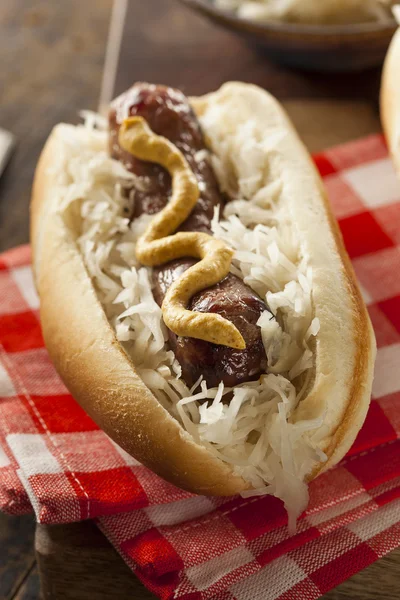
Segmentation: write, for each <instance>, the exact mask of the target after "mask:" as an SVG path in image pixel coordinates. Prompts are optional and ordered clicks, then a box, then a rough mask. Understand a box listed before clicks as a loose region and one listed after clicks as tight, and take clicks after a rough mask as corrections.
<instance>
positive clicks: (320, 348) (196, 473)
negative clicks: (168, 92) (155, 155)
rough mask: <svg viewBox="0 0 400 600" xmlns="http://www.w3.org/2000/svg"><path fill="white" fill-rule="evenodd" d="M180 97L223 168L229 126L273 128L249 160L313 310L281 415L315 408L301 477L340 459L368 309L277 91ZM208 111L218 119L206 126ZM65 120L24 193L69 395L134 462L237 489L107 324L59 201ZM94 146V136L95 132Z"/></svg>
mask: <svg viewBox="0 0 400 600" xmlns="http://www.w3.org/2000/svg"><path fill="white" fill-rule="evenodd" d="M191 104H192V106H193V108H194V110H195V112H196V113H197V115H198V116H199V117H200V119H201V122H202V124H203V129H204V133H205V136H206V140H208V143H209V144H210V145H211V150H212V151H214V152H215V153H216V154H218V152H220V148H219V147H218V144H219V141H220V142H221V144H222V145H223V144H225V145H224V152H225V154H228V155H229V152H231V153H232V161H231V165H230V168H231V172H230V175H229V176H230V178H231V179H232V178H234V176H235V171H236V170H237V169H240V165H238V164H237V163H235V161H236V160H237V156H236V157H235V158H234V156H233V153H234V147H233V145H232V146H229V144H230V140H231V136H232V132H235V131H236V130H237V129H238V128H239V127H242V128H243V127H246V124H247V123H249V122H251V123H253V124H254V123H255V124H256V131H254V128H252V129H249V133H248V135H249V136H250V137H251V136H256V137H257V138H258V139H262V140H269V139H270V140H273V147H272V148H271V151H270V152H269V153H268V156H267V155H266V158H265V160H266V161H267V163H264V164H263V165H262V166H259V167H257V168H258V169H260V173H261V171H262V172H264V171H265V168H266V164H268V166H269V171H270V172H271V173H272V172H273V173H274V174H275V176H276V178H279V182H280V185H281V188H282V193H281V195H280V200H279V202H280V205H279V209H280V210H281V211H283V212H284V214H285V215H286V217H285V218H286V219H287V220H289V221H290V223H292V224H293V227H296V231H297V232H298V235H299V236H300V239H301V247H302V251H303V252H304V253H306V254H307V256H309V260H310V264H311V265H312V269H313V292H312V303H313V309H314V312H315V317H316V318H317V319H319V322H320V331H319V333H318V335H317V338H316V345H315V363H314V371H313V373H314V376H313V379H312V381H311V384H310V385H309V389H308V391H307V393H306V395H305V397H304V398H303V399H302V400H301V402H300V403H299V405H298V406H297V408H296V410H295V411H294V413H293V415H292V416H291V421H292V422H299V421H303V420H309V419H317V418H320V419H321V423H322V424H321V426H320V427H319V428H318V429H317V431H316V432H313V433H312V435H311V434H310V436H311V438H312V444H313V446H314V447H318V448H320V449H321V450H322V451H323V452H325V453H326V455H327V460H326V461H324V462H320V463H319V464H317V465H315V466H314V468H313V469H312V472H309V473H308V475H307V478H308V479H312V478H313V477H315V476H316V475H317V474H318V473H320V472H322V471H324V470H326V469H328V468H330V467H332V466H333V465H334V464H336V463H337V462H338V461H339V460H341V458H342V457H343V456H344V455H345V453H346V452H347V451H348V449H349V448H350V446H351V445H352V443H353V441H354V439H355V437H356V435H357V433H358V431H359V429H360V427H361V425H362V423H363V421H364V418H365V415H366V413H367V409H368V405H369V401H370V392H371V385H372V373H373V364H374V358H375V339H374V334H373V331H372V327H371V324H370V321H369V318H368V314H367V310H366V307H365V305H364V302H363V300H362V297H361V294H360V291H359V289H358V286H357V282H356V280H355V276H354V272H353V269H352V267H351V264H350V261H349V258H348V256H347V254H346V251H345V249H344V246H343V242H342V239H341V236H340V233H339V229H338V226H337V223H336V221H335V219H334V217H333V216H332V213H331V210H330V207H329V203H328V201H327V198H326V195H325V192H324V189H323V186H322V182H321V180H320V178H319V175H318V174H317V172H316V169H315V167H314V165H313V163H312V161H311V159H310V157H309V155H308V153H307V151H306V149H305V148H304V146H303V145H302V143H301V141H300V140H299V138H298V136H297V134H296V132H295V131H294V129H293V126H292V125H291V123H290V122H289V120H288V118H287V116H286V115H285V113H284V111H283V110H282V108H281V106H280V105H279V103H278V102H277V101H276V100H275V99H274V98H273V97H272V96H270V95H269V94H268V93H267V92H265V91H263V90H261V89H260V88H257V87H256V86H252V85H246V84H242V83H228V84H225V85H224V86H223V87H222V88H221V89H220V90H218V91H217V92H215V93H211V94H208V95H206V96H203V97H200V98H193V99H191ZM215 111H222V113H223V115H224V118H223V119H219V118H218V119H212V114H213V112H215ZM222 113H218V114H222ZM207 123H214V125H212V126H211V125H210V127H212V128H214V127H215V128H217V129H218V131H216V130H214V129H213V131H212V132H211V130H210V129H208V125H207ZM70 127H71V126H68V125H63V124H61V125H58V126H57V127H55V129H54V130H53V132H52V133H51V135H50V137H49V139H48V141H47V143H46V146H45V148H44V150H43V152H42V155H41V158H40V161H39V164H38V166H37V170H36V175H35V181H34V187H33V195H32V204H31V214H32V218H31V240H32V247H33V260H34V272H35V279H36V285H37V289H38V292H39V295H40V299H41V320H42V327H43V334H44V338H45V342H46V346H47V348H48V351H49V354H50V356H51V358H52V360H53V362H54V364H55V366H56V369H57V371H58V372H59V374H60V376H61V377H62V379H63V381H64V382H65V384H66V385H67V387H68V389H69V390H70V391H71V393H72V395H73V396H74V397H75V398H76V400H77V401H78V402H79V403H80V404H81V405H82V407H83V408H84V409H85V410H86V411H87V412H88V414H89V415H90V416H91V417H92V418H93V419H94V420H95V421H96V423H98V425H99V426H100V427H101V428H102V429H104V431H105V432H106V433H107V434H108V435H109V436H110V437H111V438H112V439H113V440H115V441H116V442H117V443H118V444H119V445H120V446H122V447H123V448H124V449H125V450H126V451H127V452H128V453H129V454H131V455H132V456H134V457H135V458H136V459H137V460H139V461H140V462H141V463H143V464H144V465H146V466H148V467H149V468H151V469H152V470H153V471H155V472H156V473H158V474H159V475H161V476H162V477H164V478H165V479H167V480H168V481H170V482H172V483H174V484H175V485H177V486H179V487H181V488H184V489H187V490H190V491H193V492H195V493H201V494H208V495H231V494H236V493H240V492H242V491H243V490H245V489H247V488H249V487H251V485H250V484H249V482H248V481H245V480H244V479H243V478H242V477H240V476H236V475H234V474H233V471H232V468H231V466H230V465H229V464H228V463H227V462H223V461H222V460H220V459H219V458H216V457H215V456H214V455H213V454H212V453H211V452H210V451H209V450H208V449H207V448H206V447H204V446H202V445H200V444H198V443H196V442H195V441H194V440H193V438H192V437H191V436H190V435H189V434H188V433H187V432H186V431H185V430H184V429H183V428H182V427H181V425H180V424H179V423H178V421H177V420H175V419H174V418H173V417H171V416H170V414H169V413H168V412H167V411H166V410H165V409H164V408H163V407H162V406H161V404H160V403H159V402H158V401H157V399H156V398H155V396H154V395H153V394H152V393H151V391H150V390H149V389H148V388H147V387H146V385H145V384H144V383H143V381H142V380H141V378H140V377H139V376H138V375H137V373H136V371H135V365H133V364H132V362H131V361H130V359H129V358H128V356H127V354H126V353H125V352H124V350H123V349H122V346H121V345H120V343H119V342H118V341H117V339H116V337H115V334H114V331H113V329H112V328H111V327H110V324H109V322H108V320H107V318H106V316H105V313H104V311H103V308H102V306H101V304H100V302H99V300H98V298H97V296H96V292H95V289H94V287H93V284H92V281H91V279H90V277H89V275H88V272H87V269H86V267H85V264H84V261H83V258H82V255H81V253H80V251H79V249H78V247H77V243H76V240H77V237H78V235H79V217H77V216H76V215H75V216H74V213H71V214H69V216H68V218H66V217H65V215H63V214H62V213H61V212H60V210H59V204H60V196H61V193H62V190H63V186H64V189H65V186H66V185H68V175H67V174H66V173H65V172H64V171H65V162H64V161H63V160H62V158H60V157H62V156H63V152H64V146H65V139H66V132H67V133H68V128H70ZM211 133H212V135H211ZM82 135H84V133H82ZM225 140H226V143H225ZM221 147H222V146H221ZM100 149H102V150H104V142H101V141H100V138H99V150H100ZM225 158H226V157H225ZM228 158H229V156H228ZM228 163H229V160H228Z"/></svg>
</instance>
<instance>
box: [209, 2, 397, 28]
mask: <svg viewBox="0 0 400 600" xmlns="http://www.w3.org/2000/svg"><path fill="white" fill-rule="evenodd" d="M212 1H213V2H214V3H215V5H216V6H217V7H218V8H221V9H223V10H228V11H235V12H236V13H237V15H238V16H239V17H242V18H244V19H250V20H253V21H261V22H268V21H288V22H292V23H307V24H325V25H333V24H340V23H342V24H344V23H362V22H368V21H383V20H387V19H389V18H390V17H391V12H390V8H391V6H393V5H394V4H396V2H395V1H393V0H322V1H321V0H212Z"/></svg>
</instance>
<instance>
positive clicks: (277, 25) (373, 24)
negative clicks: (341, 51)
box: [180, 0, 398, 37]
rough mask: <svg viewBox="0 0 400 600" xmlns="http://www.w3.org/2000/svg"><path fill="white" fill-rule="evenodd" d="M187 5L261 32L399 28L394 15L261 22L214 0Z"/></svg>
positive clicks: (362, 31)
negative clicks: (361, 20)
mask: <svg viewBox="0 0 400 600" xmlns="http://www.w3.org/2000/svg"><path fill="white" fill-rule="evenodd" d="M180 2H182V3H183V4H185V5H186V6H188V7H190V8H193V9H194V10H200V11H202V12H203V13H207V14H208V15H209V16H210V17H220V18H224V19H227V20H228V21H230V22H231V23H232V24H235V25H236V26H240V25H243V24H244V25H246V26H249V25H250V26H251V27H254V28H255V29H257V30H258V31H259V32H266V31H274V32H279V33H288V34H289V33H296V34H304V35H327V36H332V37H337V36H347V35H354V34H366V33H378V32H382V33H383V32H392V31H394V30H396V29H397V27H398V24H397V22H396V20H395V18H394V17H392V18H391V19H388V20H387V21H386V20H385V21H367V22H365V23H345V24H340V25H336V24H335V25H309V24H303V23H287V22H285V21H279V22H269V23H265V22H260V21H254V20H251V19H244V18H243V17H238V16H237V15H236V14H235V13H234V12H231V11H228V10H223V9H221V8H217V7H216V6H214V3H213V0H180Z"/></svg>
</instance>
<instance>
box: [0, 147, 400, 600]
mask: <svg viewBox="0 0 400 600" xmlns="http://www.w3.org/2000/svg"><path fill="white" fill-rule="evenodd" d="M315 158H316V162H317V165H318V167H319V169H320V171H321V173H322V175H323V176H324V179H325V184H326V186H327V188H328V191H329V194H330V198H331V201H332V204H333V207H334V210H335V213H336V215H337V217H338V218H339V221H340V226H341V229H342V232H343V235H344V239H345V242H346V245H347V249H348V251H349V254H350V256H351V258H352V260H353V264H354V267H355V270H356V273H357V275H358V278H359V280H360V283H361V286H362V290H363V293H364V297H365V299H366V302H367V304H368V308H369V312H370V315H371V319H372V322H373V324H374V327H375V331H376V336H377V340H378V358H377V365H376V376H375V382H374V387H373V402H372V404H371V408H370V411H369V414H368V417H367V421H366V423H365V426H364V428H363V429H362V431H361V433H360V434H359V436H358V438H357V441H356V443H355V444H354V447H353V448H352V450H351V451H350V453H349V455H348V456H347V457H346V458H345V460H344V461H343V462H342V463H341V464H340V465H339V466H338V467H336V468H335V469H333V470H331V471H330V472H329V473H326V474H324V475H322V476H321V477H319V478H318V479H317V480H316V481H314V482H313V483H312V484H311V486H310V493H311V501H310V505H309V508H308V510H307V511H306V513H305V514H304V515H303V517H302V519H301V520H300V521H299V527H298V532H297V534H296V535H295V536H294V537H291V538H290V537H288V533H287V529H286V515H285V512H284V510H283V508H282V505H281V503H280V502H279V501H277V500H276V499H274V498H270V497H265V498H250V499H247V500H244V499H241V498H225V499H221V498H220V499H213V498H204V497H199V496H193V495H191V494H188V493H187V492H182V491H181V490H178V489H176V488H174V487H173V486H171V485H169V484H167V483H165V482H163V481H162V480H161V479H159V478H158V477H156V476H155V475H154V474H152V473H151V472H150V471H148V470H147V469H146V468H145V467H143V466H141V465H140V464H138V463H137V462H135V461H134V460H133V459H131V458H130V457H128V456H127V455H126V454H125V453H124V452H123V451H122V450H121V449H120V448H118V447H117V446H115V445H114V444H113V443H112V442H111V441H110V440H109V438H107V436H106V435H105V434H104V433H103V432H102V431H100V430H99V429H98V427H97V426H96V425H95V424H94V423H93V422H92V421H91V420H90V419H89V418H88V417H87V416H86V415H85V414H84V412H83V411H82V410H81V409H80V408H79V406H78V405H77V404H76V403H75V401H74V400H73V399H72V398H71V397H70V396H69V394H68V392H67V390H66V389H65V387H64V386H63V384H62V383H61V382H60V380H59V378H58V377H57V374H56V373H55V371H54V369H53V367H52V365H51V363H50V361H49V358H48V356H47V354H46V350H45V349H44V347H43V340H42V337H41V333H40V326H39V319H38V300H37V297H36V294H35V291H34V287H33V283H32V275H31V269H30V254H29V249H28V248H27V247H22V248H17V249H15V250H12V251H10V252H7V253H6V254H3V255H2V256H0V349H1V354H0V506H1V508H2V509H3V510H4V511H6V512H9V513H13V514H19V513H23V512H26V511H29V510H31V508H32V507H33V509H34V511H35V513H36V516H37V519H38V520H39V521H41V522H43V523H67V522H71V521H79V520H82V519H87V518H96V519H97V523H98V525H99V526H100V527H101V529H102V530H103V531H104V533H105V534H106V535H107V537H108V538H109V539H110V541H111V542H112V543H113V544H114V546H115V547H116V549H117V550H118V551H119V552H120V553H121V555H122V556H123V558H124V559H125V560H126V562H127V563H128V564H129V565H130V567H131V568H132V569H133V570H134V571H135V573H136V574H137V575H138V577H140V579H141V580H142V581H143V582H144V583H145V584H146V585H147V586H148V588H150V589H151V590H152V591H153V592H154V593H156V594H158V595H159V596H160V597H161V598H163V599H172V598H174V599H178V598H184V599H186V600H200V599H202V600H203V599H210V600H211V599H214V600H217V599H218V600H228V599H229V600H230V599H232V600H233V599H236V600H257V599H260V600H275V599H277V598H279V599H281V600H283V599H290V598H291V599H298V598H307V599H313V598H318V597H319V596H320V595H321V594H322V593H324V592H326V591H327V590H329V589H330V588H332V587H334V586H336V585H338V584H339V583H340V582H341V581H343V580H344V579H346V578H348V577H350V576H351V575H352V574H353V573H355V572H357V571H359V570H360V569H362V568H363V567H366V566H367V565H369V564H370V563H372V562H373V561H374V560H376V559H377V558H379V557H381V556H383V555H384V554H385V553H387V552H389V551H390V550H392V549H393V548H395V547H397V546H399V545H400V525H399V521H400V368H399V359H400V277H399V266H400V184H399V183H398V181H397V179H396V177H395V174H394V172H393V169H392V167H391V164H390V161H389V159H388V157H387V151H386V147H385V144H384V141H383V139H382V137H381V136H372V137H369V138H367V139H364V140H361V141H359V142H353V143H350V144H346V145H344V146H340V147H338V148H334V149H333V150H329V151H327V152H325V153H324V154H321V155H319V156H316V157H315ZM338 301H340V298H339V299H338Z"/></svg>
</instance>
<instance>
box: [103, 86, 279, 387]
mask: <svg viewBox="0 0 400 600" xmlns="http://www.w3.org/2000/svg"><path fill="white" fill-rule="evenodd" d="M134 115H138V116H141V117H143V118H145V119H146V121H147V122H148V124H149V126H150V128H151V129H152V130H153V131H154V132H155V133H156V134H158V135H162V136H164V137H166V138H168V139H169V140H170V141H171V142H173V143H174V144H175V145H176V146H177V147H178V148H179V149H180V150H181V152H182V153H183V154H184V156H185V158H186V160H187V161H188V163H189V165H190V167H191V168H192V170H193V172H194V174H195V175H196V177H197V181H198V183H199V189H200V198H199V200H198V202H197V205H196V207H195V208H194V209H193V211H192V213H191V214H190V216H189V217H188V219H187V220H186V221H185V222H184V223H183V224H182V225H181V227H180V228H179V229H180V230H181V231H203V232H206V233H210V231H211V219H212V217H213V214H214V209H215V207H217V206H223V204H224V198H223V196H222V194H221V193H220V191H219V188H218V183H217V180H216V177H215V175H214V172H213V169H212V167H211V164H210V162H209V161H208V159H207V153H206V152H205V150H206V147H205V144H204V140H203V135H202V132H201V129H200V125H199V123H198V120H197V118H196V116H195V114H194V112H193V110H192V108H191V107H190V104H189V102H188V100H187V98H186V97H185V96H184V95H183V94H182V93H181V92H180V91H178V90H174V89H172V88H167V87H163V86H156V85H150V84H146V83H138V84H136V85H134V86H133V87H132V88H130V90H128V91H127V92H126V93H125V94H123V95H122V96H120V97H119V98H117V99H116V100H115V101H114V103H113V104H112V106H111V110H110V115H109V124H110V152H111V155H112V156H113V158H116V159H117V160H120V161H122V162H123V164H124V165H125V167H126V168H127V169H128V170H129V171H130V172H132V173H133V174H134V175H136V176H137V178H138V179H137V183H136V184H135V186H134V187H133V188H132V190H130V192H129V193H130V197H131V199H132V213H131V218H132V219H135V218H137V217H139V216H140V215H141V214H143V213H146V214H154V213H157V212H159V211H160V210H161V209H162V208H164V206H165V205H166V204H167V202H168V200H169V198H170V195H171V178H170V175H169V173H167V172H166V171H165V170H164V169H163V168H162V167H160V166H159V165H156V164H153V163H145V162H143V161H141V160H138V159H136V158H135V157H134V156H132V155H131V154H130V153H128V152H125V151H124V150H123V149H122V148H121V147H120V146H119V144H118V130H119V125H120V124H121V122H122V121H123V119H124V118H126V117H128V116H134ZM194 263H195V260H194V259H190V258H187V259H179V260H175V261H172V262H171V263H168V264H165V265H162V266H160V267H157V268H155V269H154V270H153V284H154V290H153V292H154V297H155V299H156V301H157V303H158V304H159V305H160V306H161V303H162V301H163V299H164V296H165V294H166V292H167V290H168V288H169V286H170V285H171V284H172V283H173V282H174V281H175V280H176V279H178V278H179V277H180V276H181V275H182V273H183V272H184V271H185V270H186V269H188V268H189V267H190V266H191V265H193V264H194ZM188 308H189V309H190V310H193V311H198V312H214V313H217V314H220V315H222V316H223V317H225V318H226V319H228V320H229V321H232V322H233V323H234V324H235V325H236V327H237V328H238V329H239V331H240V333H241V334H242V335H243V337H244V340H245V342H246V349H245V350H235V349H233V348H227V347H225V346H219V345H216V344H211V343H209V342H204V341H202V340H198V339H194V338H186V337H185V338H182V337H178V336H176V335H175V334H174V333H173V332H172V331H169V343H170V347H171V349H172V350H173V351H174V353H175V355H176V358H177V360H178V362H179V363H180V365H181V367H182V377H183V379H184V380H185V382H186V383H187V385H189V386H192V385H193V384H194V383H195V382H196V381H197V379H198V378H199V376H200V375H203V379H204V380H205V381H206V383H207V385H208V386H216V385H218V384H219V382H220V381H223V382H224V384H225V385H227V386H228V387H233V386H235V385H238V384H240V383H244V382H245V381H251V380H254V379H258V377H259V376H260V375H261V374H262V373H263V372H265V371H266V368H267V359H266V356H265V350H264V346H263V343H262V339H261V331H260V328H259V327H258V326H257V325H256V323H257V320H258V318H259V317H260V315H261V314H262V313H263V312H264V311H265V310H268V307H267V306H266V304H265V303H264V302H263V301H262V300H261V298H259V297H258V296H257V294H255V292H253V291H252V290H251V289H250V288H249V287H248V286H247V285H245V284H244V283H243V281H242V280H241V279H239V278H238V277H236V276H235V275H232V274H230V275H228V276H227V277H225V279H224V280H223V281H221V282H220V283H218V284H217V285H215V286H213V287H211V288H208V289H206V290H203V291H202V292H199V293H198V294H196V295H195V296H193V298H192V299H191V301H190V305H189V307H188Z"/></svg>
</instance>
